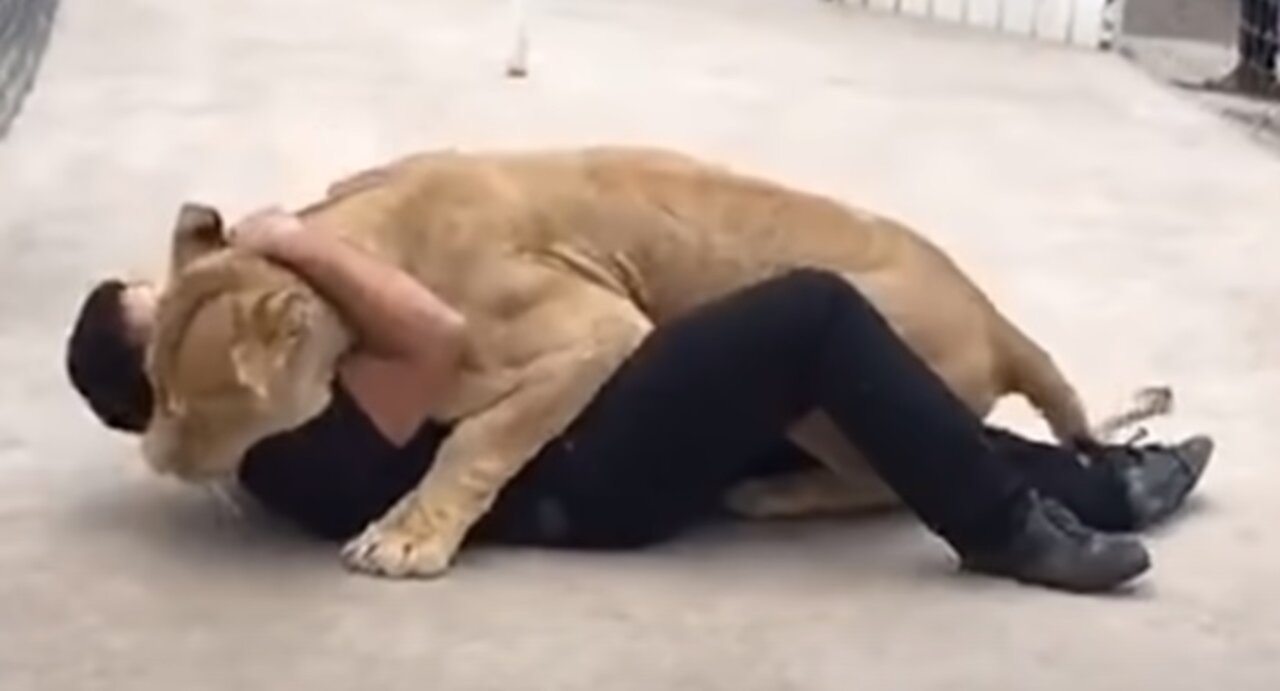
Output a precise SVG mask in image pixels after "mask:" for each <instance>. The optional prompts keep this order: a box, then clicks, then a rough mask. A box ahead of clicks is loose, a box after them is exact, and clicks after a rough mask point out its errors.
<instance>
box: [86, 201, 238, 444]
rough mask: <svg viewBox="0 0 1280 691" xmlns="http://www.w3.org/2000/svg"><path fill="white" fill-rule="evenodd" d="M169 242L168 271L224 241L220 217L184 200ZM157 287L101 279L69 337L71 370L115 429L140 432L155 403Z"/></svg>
mask: <svg viewBox="0 0 1280 691" xmlns="http://www.w3.org/2000/svg"><path fill="white" fill-rule="evenodd" d="M171 243H172V244H171V246H170V262H169V271H170V274H171V275H174V274H177V273H178V272H179V271H181V269H182V268H183V267H185V266H186V265H188V264H190V263H191V262H193V261H195V260H196V259H198V258H199V257H201V256H203V255H205V254H208V253H210V252H213V251H216V250H218V249H220V248H222V247H225V246H226V241H225V237H224V235H223V224H222V217H221V215H219V214H218V212H217V210H215V209H213V208H211V207H208V206H204V205H202V204H191V203H188V204H183V205H182V208H181V209H179V211H178V218H177V221H176V223H175V224H174V229H173V237H172V240H171ZM159 294H160V291H159V289H158V288H157V287H156V286H155V285H153V284H151V283H148V282H145V281H136V282H125V281H122V280H119V279H108V280H105V281H102V282H101V283H99V284H98V285H97V286H95V287H94V288H93V290H91V291H89V294H88V296H86V297H85V299H84V302H82V303H81V305H80V312H79V313H78V314H77V315H76V319H75V323H74V324H73V325H72V327H71V335H70V337H69V338H68V339H67V354H66V364H67V375H68V376H69V377H70V378H71V385H72V386H74V387H75V389H76V391H78V392H79V393H80V396H81V397H83V398H84V400H85V402H86V403H88V404H89V408H90V409H91V410H93V413H94V415H96V416H97V417H98V419H99V420H101V421H102V423H103V424H104V425H106V426H107V427H110V428H111V429H114V430H119V431H121V432H130V433H141V432H143V431H144V430H146V428H147V425H148V423H149V422H150V421H151V416H152V414H153V413H154V408H155V395H154V392H153V390H152V387H151V384H150V382H149V381H148V380H147V373H146V366H145V362H146V352H147V347H148V346H149V341H150V338H151V331H152V325H153V322H154V320H155V312H156V305H157V301H158V299H159Z"/></svg>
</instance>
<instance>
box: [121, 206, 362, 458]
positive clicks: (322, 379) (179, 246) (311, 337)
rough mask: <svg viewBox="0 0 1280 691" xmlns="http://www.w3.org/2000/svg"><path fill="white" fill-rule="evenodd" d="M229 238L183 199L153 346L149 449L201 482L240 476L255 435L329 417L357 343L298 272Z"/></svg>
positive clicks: (208, 214)
mask: <svg viewBox="0 0 1280 691" xmlns="http://www.w3.org/2000/svg"><path fill="white" fill-rule="evenodd" d="M223 238H224V236H223V229H222V222H221V219H220V216H219V215H218V213H217V212H216V211H214V210H212V209H210V208H208V207H198V206H195V205H187V206H186V207H184V210H183V213H182V214H181V215H180V219H179V223H178V227H177V228H176V229H175V232H174V239H173V252H172V261H173V266H172V267H171V273H170V278H169V284H168V286H167V287H166V289H165V291H164V294H163V296H162V297H161V299H160V303H159V306H158V308H157V311H156V316H155V323H154V326H153V331H152V335H151V339H150V343H149V346H148V348H147V353H146V369H147V375H148V377H149V379H150V381H151V384H152V387H153V390H154V394H155V408H154V412H153V415H152V418H151V421H150V424H149V425H148V426H147V429H146V432H145V434H144V437H143V442H142V448H143V455H144V456H145V457H146V459H147V462H148V463H149V464H150V465H151V466H152V467H153V468H154V469H155V470H157V471H158V472H161V473H164V474H171V475H174V476H177V477H179V478H182V479H185V480H190V481H203V480H212V479H218V478H221V477H225V476H227V475H230V474H232V473H234V472H235V470H236V468H237V467H238V466H239V463H240V461H241V459H242V458H243V457H244V454H245V453H246V452H247V451H248V449H249V447H250V446H252V445H253V444H254V443H256V442H257V441H259V440H261V439H263V438H265V437H267V436H270V435H272V434H276V433H279V432H283V431H285V430H288V429H291V428H293V427H296V426H298V425H300V424H302V423H303V422H305V421H307V420H308V419H310V418H312V417H314V416H315V415H317V414H319V413H320V411H322V410H323V409H324V407H325V406H326V405H327V404H328V402H329V392H330V385H331V382H332V379H333V373H334V367H335V363H336V361H337V358H338V357H339V356H340V355H341V354H342V352H343V351H345V350H346V348H347V347H348V345H349V343H350V340H349V335H348V333H347V331H346V329H345V327H344V326H343V324H342V323H341V321H340V320H339V318H338V316H337V314H336V313H335V312H334V310H333V309H332V308H330V307H329V306H328V304H327V303H325V302H324V301H323V300H321V299H320V297H319V296H318V295H316V293H315V292H314V291H312V290H311V289H310V288H309V287H308V286H307V285H306V284H305V283H303V282H302V281H301V280H300V279H299V278H298V277H297V276H295V275H294V274H292V273H291V272H289V271H287V270H286V269H284V268H282V267H279V266H277V265H274V264H272V263H270V262H268V261H266V260H263V259H261V258H259V257H256V256H253V255H250V254H247V253H245V252H242V251H239V250H236V249H233V248H229V247H227V246H226V243H225V241H224V239H223Z"/></svg>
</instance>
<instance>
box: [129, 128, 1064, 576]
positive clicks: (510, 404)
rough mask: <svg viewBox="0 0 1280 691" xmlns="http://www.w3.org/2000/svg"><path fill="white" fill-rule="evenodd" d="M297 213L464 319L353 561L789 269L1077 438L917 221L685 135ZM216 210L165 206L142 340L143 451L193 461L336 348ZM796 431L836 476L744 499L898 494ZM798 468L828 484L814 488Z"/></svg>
mask: <svg viewBox="0 0 1280 691" xmlns="http://www.w3.org/2000/svg"><path fill="white" fill-rule="evenodd" d="M301 215H302V217H303V218H304V219H305V220H306V222H307V223H308V225H309V226H312V227H314V229H315V230H314V232H328V233H335V234H338V235H340V236H341V237H342V238H343V239H344V240H346V241H348V242H351V243H353V244H355V245H357V246H359V247H361V248H363V249H365V250H367V251H368V252H371V253H373V254H375V255H377V256H379V257H381V258H383V259H385V260H386V261H388V262H391V263H393V264H394V265H396V266H398V267H400V268H402V269H404V270H405V271H407V272H409V273H410V274H412V275H413V276H415V277H416V278H417V279H418V280H420V281H421V282H422V283H423V284H424V285H426V286H427V287H428V288H429V289H430V290H431V291H433V292H434V293H436V294H437V295H439V296H440V297H441V298H442V299H444V300H445V301H446V302H448V303H449V304H450V305H452V306H453V307H454V308H456V309H457V310H459V311H460V312H461V313H462V314H463V315H465V317H466V318H467V320H468V323H469V335H468V340H469V346H468V348H469V350H468V353H467V357H466V363H465V371H464V373H463V375H462V378H461V384H460V385H459V387H458V388H457V390H456V391H454V392H453V393H452V394H451V395H450V396H449V397H448V401H447V402H446V404H444V405H443V406H442V407H441V408H440V409H439V410H438V411H436V412H435V413H434V417H435V418H436V419H438V420H440V421H444V422H450V423H453V424H454V432H453V433H452V435H451V436H450V437H449V438H448V440H447V441H446V442H445V444H444V445H443V446H442V447H441V449H440V451H439V453H438V455H437V458H436V460H435V462H434V465H433V466H432V468H431V470H430V471H429V472H428V473H427V475H426V477H425V478H424V479H423V481H422V483H421V485H420V486H419V487H418V489H417V490H416V491H415V492H414V493H412V494H410V495H409V496H407V497H405V498H404V499H403V500H402V501H401V502H400V503H399V504H398V505H397V506H396V507H395V508H393V509H392V510H391V511H390V512H389V513H388V514H387V515H386V516H384V517H383V518H382V519H381V520H380V521H378V522H377V523H376V524H374V525H372V526H370V527H369V528H368V529H367V530H366V531H365V533H364V534H363V535H361V536H359V537H357V538H356V539H355V540H354V541H353V542H352V543H351V544H350V545H348V547H347V549H346V550H344V555H345V556H346V558H347V560H348V563H349V564H350V565H351V566H353V567H355V568H358V569H362V570H367V571H372V572H377V573H384V574H396V575H409V574H415V575H429V574H437V573H440V572H442V571H443V570H445V569H446V568H447V567H448V565H449V563H450V561H451V559H452V558H453V556H454V554H455V552H456V551H457V549H458V547H459V545H460V544H461V542H462V540H463V538H464V536H465V534H466V532H467V530H468V529H469V528H470V527H471V526H472V524H473V523H474V522H475V521H476V520H477V519H478V518H479V517H480V516H481V515H482V514H483V513H484V512H485V511H486V510H487V508H488V507H489V506H490V504H491V503H492V502H493V500H494V499H495V497H496V495H497V493H498V491H499V490H500V489H501V488H502V486H503V484H504V483H505V482H506V481H508V480H509V479H510V478H512V477H513V476H514V474H515V473H516V472H517V471H518V470H519V469H520V467H521V465H522V463H524V462H525V460H526V459H529V458H531V457H533V456H534V454H535V453H536V452H537V450H538V449H539V448H540V447H541V446H542V445H543V444H544V443H545V442H546V441H547V440H549V439H551V438H552V437H553V436H555V435H556V434H558V433H559V432H560V431H562V430H563V429H564V428H565V427H566V425H567V424H568V423H569V422H570V421H571V420H572V419H573V417H574V416H575V415H576V414H577V413H579V412H580V411H581V410H582V409H583V408H584V407H585V406H586V404H587V402H588V401H589V400H590V399H591V397H592V396H593V395H594V394H595V393H596V391H597V389H598V388H599V387H600V386H601V385H602V383H603V382H604V381H605V380H606V379H607V378H608V377H609V376H610V374H611V373H612V372H613V371H614V369H615V368H616V367H617V366H618V365H619V364H620V363H621V362H622V361H623V360H624V359H625V358H626V357H627V356H628V354H630V353H631V352H632V350H633V349H634V348H635V347H636V345H637V344H638V343H639V342H640V340H641V339H643V338H644V337H645V335H646V333H648V331H649V330H650V329H651V328H652V326H653V325H654V324H656V323H662V322H664V321H667V320H670V319H672V318H675V317H678V316H680V315H681V314H684V313H685V312H687V311H688V310H690V309H691V308H693V307H695V306H697V305H700V304H702V303H705V302H707V301H708V300H711V299H713V298H716V297H718V296H721V295H724V294H725V293H727V292H729V291H732V290H734V289H736V288H739V287H742V286H744V285H747V284H750V283H753V282H758V281H760V280H762V279H764V278H766V277H769V276H772V275H775V274H777V273H779V272H782V271H785V270H787V269H789V268H793V267H798V266H813V267H819V268H826V269H830V270H834V271H837V272H839V273H840V274H841V275H843V276H845V277H847V279H848V280H849V281H851V282H853V283H854V284H856V286H857V287H858V288H859V289H860V290H861V291H863V292H864V293H865V294H866V295H867V296H868V297H869V298H870V299H871V300H872V302H874V303H875V304H876V305H877V307H878V308H879V309H880V310H881V311H882V312H883V313H884V314H885V316H886V317H887V318H888V319H889V321H890V322H891V323H892V325H893V326H894V328H895V329H896V330H897V331H898V332H899V333H900V334H901V335H902V336H903V337H904V339H905V340H906V341H907V343H908V344H909V345H910V346H911V347H912V348H913V349H914V350H915V351H916V352H917V353H918V354H919V355H920V356H922V357H923V359H924V360H925V361H926V362H928V364H929V365H930V366H931V367H932V368H933V369H934V370H935V371H936V372H937V373H938V374H939V375H941V377H942V378H943V379H944V380H945V381H946V382H947V383H948V384H949V386H950V387H952V389H953V390H954V391H955V392H956V393H957V394H958V395H959V396H960V397H961V398H962V399H963V400H964V401H965V402H966V403H967V404H968V405H969V407H970V408H971V409H972V410H973V411H974V412H975V413H977V414H979V415H983V416H985V415H986V414H987V413H988V412H989V411H990V410H991V408H992V406H993V405H994V403H995V401H996V400H997V399H998V398H999V397H1001V396H1003V395H1004V394H1006V393H1013V392H1017V393H1021V394H1024V395H1025V396H1026V397H1027V398H1028V399H1029V400H1030V402H1031V403H1032V404H1033V405H1035V406H1036V407H1037V408H1038V409H1039V410H1040V411H1041V412H1042V413H1043V415H1044V417H1045V418H1046V420H1047V421H1048V423H1049V425H1050V427H1051V428H1052V430H1053V432H1054V434H1055V435H1056V436H1057V438H1058V439H1060V440H1063V441H1067V442H1074V441H1082V440H1085V439H1087V438H1088V437H1089V432H1088V427H1087V422H1086V417H1085V414H1084V412H1083V410H1082V408H1081V405H1080V403H1079V401H1078V398H1077V396H1076V394H1075V392H1074V391H1073V389H1072V387H1071V386H1070V385H1069V384H1068V383H1067V382H1066V380H1065V379H1064V377H1063V376H1062V374H1061V373H1060V372H1059V371H1058V369H1057V367H1056V366H1055V365H1054V363H1053V362H1052V360H1051V359H1050V358H1049V356H1048V355H1047V354H1046V353H1045V352H1044V351H1043V350H1042V349H1041V348H1039V347H1038V346H1037V345H1036V344H1035V343H1033V342H1032V341H1031V340H1030V339H1028V338H1027V337H1026V336H1025V335H1023V334H1022V333H1021V332H1020V331H1019V330H1018V329H1017V328H1016V327H1015V326H1014V325H1012V324H1011V323H1009V321H1008V320H1006V319H1005V318H1004V317H1003V316H1002V315H1001V314H1000V313H999V312H998V311H997V310H996V308H995V307H994V306H993V305H992V304H991V302H990V301H989V300H988V299H987V298H986V297H985V296H984V295H983V294H982V292H981V291H980V290H979V289H978V288H977V287H976V286H974V285H973V284H972V283H971V282H970V281H969V280H968V279H967V278H966V277H965V276H964V274H962V273H961V272H960V270H959V269H958V268H957V267H956V266H955V265H954V264H953V263H952V262H951V261H950V260H949V259H948V258H947V257H946V255H944V254H943V253H942V252H941V251H940V250H939V249H937V248H936V247H934V246H933V245H932V244H930V243H929V242H928V241H926V240H925V239H923V238H921V237H920V236H918V235H916V234H915V233H913V232H912V231H910V230H909V229H907V228H905V227H903V226H902V225H900V224H898V223H895V222H893V221H890V220H887V219H885V218H881V217H878V216H875V215H872V214H869V213H865V212H859V211H855V210H852V209H850V208H848V207H846V206H843V205H841V204H839V203H837V202H835V201H832V200H830V199H827V198H824V197H820V196H815V195H812V194H806V193H803V192H799V191H795V190H791V189H788V188H786V187H782V186H780V185H777V184H774V183H771V182H767V181H764V180H761V179H757V178H753V177H747V176H744V175H740V174H737V173H734V172H731V171H728V170H725V169H723V168H720V167H716V166H713V165H710V164H707V163H704V162H700V161H698V160H695V159H693V158H689V157H686V156H683V155H680V154H676V153H672V152H667V151H661V150H655V149H639V148H589V149H584V150H573V151H544V152H531V153H488V154H462V153H454V152H439V153H428V154H422V155H418V156H413V157H409V158H406V159H402V160H400V161H398V162H395V163H392V164H390V165H388V166H385V167H383V168H378V169H375V170H372V171H368V172H365V173H362V174H360V175H357V176H355V177H353V178H350V179H348V180H346V181H343V182H340V183H338V184H336V185H334V186H333V187H332V188H331V190H330V194H329V197H328V198H327V199H326V200H324V201H322V202H320V203H318V204H316V205H314V206H312V207H310V208H308V209H305V210H303V211H302V212H301ZM221 230H222V229H221V221H220V219H219V217H218V215H217V213H216V212H214V211H213V210H211V209H207V208H201V207H195V206H189V207H186V208H185V209H184V213H183V214H182V215H181V217H180V222H179V225H178V229H177V231H176V233H175V238H174V246H173V256H172V262H173V265H172V275H171V277H170V285H169V287H168V289H167V291H166V295H165V296H164V298H163V300H162V302H161V305H160V308H159V312H158V321H157V327H156V331H155V333H154V338H153V340H152V342H151V346H150V349H149V351H148V358H147V367H148V372H149V376H150V377H151V379H152V383H153V386H154V389H155V392H156V402H157V406H156V411H155V417H154V419H153V422H152V423H151V425H150V427H149V428H148V430H147V432H146V436H145V438H144V442H143V445H144V453H145V456H146V457H147V459H148V460H149V462H150V463H151V464H152V465H153V467H154V468H156V469H157V470H159V471H161V472H166V473H173V474H175V475H178V476H180V477H184V478H187V479H193V480H199V479H205V478H212V477H218V476H224V475H228V474H230V473H233V472H234V470H235V466H236V464H237V463H238V462H239V459H240V458H241V457H242V456H243V454H244V452H245V451H246V449H247V448H248V447H249V446H250V445H252V444H253V443H254V442H256V441H258V440H260V439H262V438H264V437H266V436H268V435H270V434H273V433H276V432H279V431H283V430H285V429H288V428H291V427H294V426H296V425H299V424H301V423H302V422H304V421H305V420H307V419H308V418H310V417H312V416H314V415H316V414H317V413H318V412H319V411H321V410H322V409H323V408H324V406H325V405H326V404H327V402H328V396H329V384H330V381H331V378H332V375H333V366H334V362H335V360H336V358H337V357H338V356H339V354H341V353H342V352H343V351H344V350H346V349H347V348H348V347H349V346H350V345H351V335H350V333H349V332H348V330H347V329H346V327H345V326H344V325H343V324H342V322H341V320H340V319H339V317H338V315H337V314H336V313H335V312H334V311H333V309H332V308H331V307H330V306H328V305H327V304H326V303H325V302H324V301H322V300H321V299H320V298H319V297H318V296H317V295H316V294H315V293H314V292H313V291H312V290H310V289H309V288H308V287H307V286H306V285H305V284H304V283H302V282H301V281H300V280H299V279H297V278H296V277H295V276H294V275H292V274H290V273H289V272H287V271H285V270H283V269H281V268H278V267H275V266H272V265H270V264H268V263H266V262H264V261H262V260H260V259H257V258H254V257H251V256H249V255H246V254H242V253H240V252H237V251H234V250H230V249H226V248H225V247H224V246H223V244H222V243H221V241H220V238H221ZM793 435H794V436H793V438H794V440H795V441H796V442H797V443H798V444H799V445H801V446H802V447H804V448H806V449H807V450H808V451H810V452H811V453H813V454H814V455H815V456H816V457H817V458H819V459H821V460H822V461H823V462H824V463H825V464H826V465H827V466H829V468H831V469H833V470H836V471H838V472H840V473H842V474H844V475H846V476H847V477H846V480H848V481H850V483H851V484H850V485H849V486H847V487H846V486H842V485H840V484H838V483H836V482H834V481H832V479H831V477H830V476H829V475H826V476H825V477H822V478H815V477H813V476H810V477H808V478H806V479H803V480H795V479H792V480H783V481H782V482H781V484H779V485H764V486H756V487H754V488H744V490H743V492H742V493H740V494H738V495H737V499H736V503H737V505H738V507H739V508H740V509H742V510H745V511H748V512H752V513H757V514H781V513H797V512H804V511H810V510H814V509H816V508H820V506H821V505H823V504H824V503H825V505H827V506H831V505H842V506H845V507H852V506H861V507H866V506H872V505H878V504H886V503H891V502H892V501H894V499H893V497H892V496H891V495H890V494H889V493H888V492H887V491H886V490H885V489H884V488H883V486H882V485H880V484H879V483H878V482H877V481H876V480H875V479H874V478H873V477H872V476H871V475H870V473H869V472H867V471H866V470H865V466H864V465H863V464H862V463H861V462H860V461H859V460H858V457H857V454H856V451H855V450H854V449H852V448H851V447H850V446H849V445H848V444H847V443H845V442H844V440H843V439H841V438H839V435H836V434H833V432H832V427H831V426H830V425H829V424H827V423H825V421H824V418H823V416H822V415H821V414H820V411H815V412H814V414H811V415H810V416H808V417H807V418H806V419H804V420H802V421H800V422H799V423H797V425H796V427H795V429H794V431H793ZM815 483H816V484H815ZM770 487H772V488H773V489H769V488H770ZM814 487H825V488H828V490H829V491H827V492H826V493H825V496H826V498H825V499H821V500H819V499H815V498H814V497H815V495H813V494H812V493H811V492H809V491H808V490H812V489H813V488H814ZM806 488H807V489H806ZM831 488H835V490H831ZM853 490H857V492H856V493H854V492H853ZM797 497H801V499H800V500H797Z"/></svg>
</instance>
